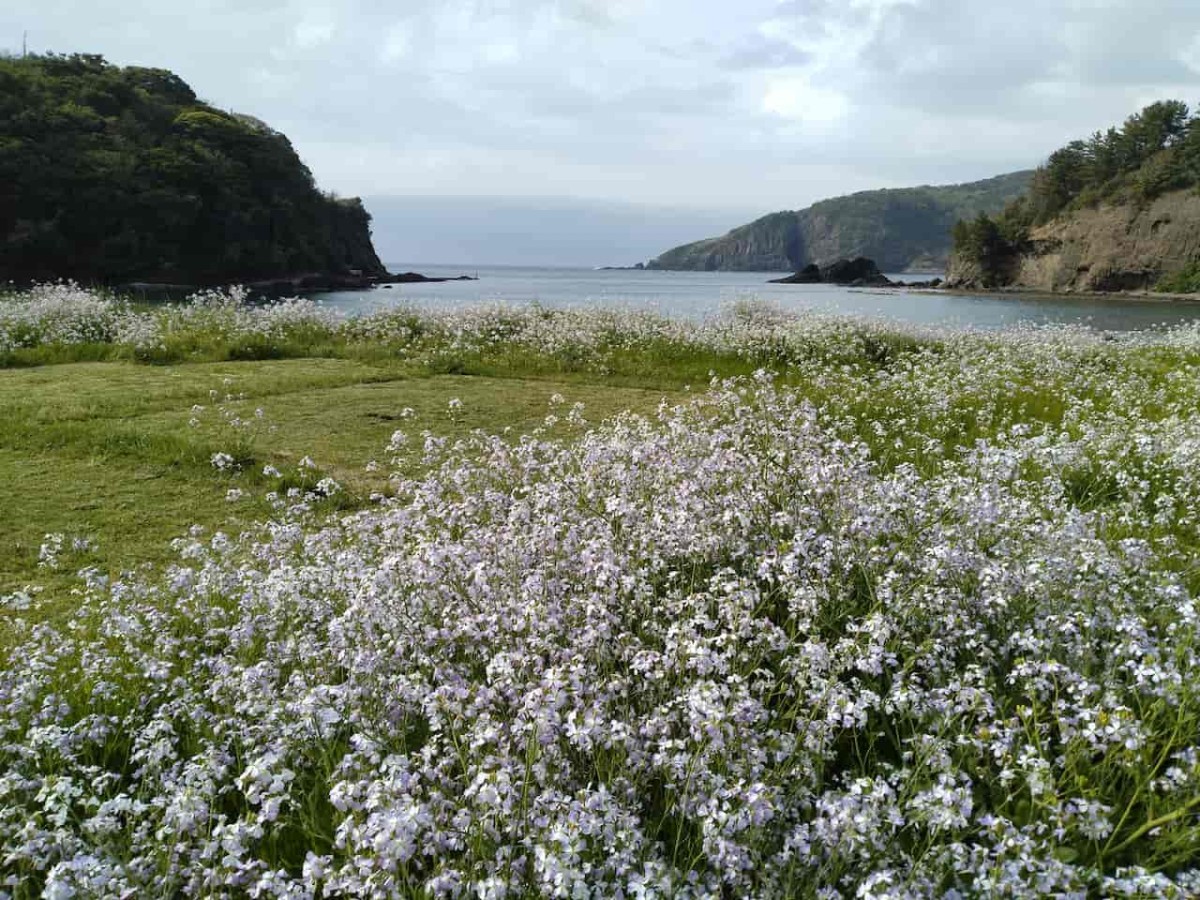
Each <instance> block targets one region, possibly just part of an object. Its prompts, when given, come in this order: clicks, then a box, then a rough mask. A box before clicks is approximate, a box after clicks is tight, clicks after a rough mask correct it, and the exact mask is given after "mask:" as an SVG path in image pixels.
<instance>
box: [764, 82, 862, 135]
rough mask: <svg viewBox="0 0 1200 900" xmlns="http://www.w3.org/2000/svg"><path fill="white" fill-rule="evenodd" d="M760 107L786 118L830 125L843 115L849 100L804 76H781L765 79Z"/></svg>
mask: <svg viewBox="0 0 1200 900" xmlns="http://www.w3.org/2000/svg"><path fill="white" fill-rule="evenodd" d="M762 107H763V109H764V110H766V111H767V112H769V113H773V114H774V115H777V116H780V117H782V118H785V119H791V120H794V121H798V122H802V123H806V124H817V125H830V124H833V123H835V122H838V121H839V120H841V119H843V118H844V117H845V116H846V114H847V113H848V112H849V110H850V102H849V101H848V100H847V99H846V97H845V96H843V95H842V94H839V93H838V92H837V91H831V90H827V89H825V88H819V87H815V86H813V85H812V84H810V83H809V81H808V79H807V78H804V77H803V76H801V77H782V78H770V79H768V81H767V88H766V93H765V94H764V95H763V100H762Z"/></svg>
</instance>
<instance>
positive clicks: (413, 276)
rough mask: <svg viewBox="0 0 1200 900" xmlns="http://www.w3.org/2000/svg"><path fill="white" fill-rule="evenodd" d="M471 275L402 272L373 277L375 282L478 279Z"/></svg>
mask: <svg viewBox="0 0 1200 900" xmlns="http://www.w3.org/2000/svg"><path fill="white" fill-rule="evenodd" d="M478 280H479V279H478V278H476V277H474V276H472V275H458V276H456V277H454V278H430V277H429V276H428V275H422V274H421V273H420V272H402V273H400V274H399V275H384V276H382V277H380V278H377V279H375V284H429V283H433V282H440V281H478Z"/></svg>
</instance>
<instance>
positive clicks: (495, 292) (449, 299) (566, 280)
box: [316, 263, 1200, 331]
mask: <svg viewBox="0 0 1200 900" xmlns="http://www.w3.org/2000/svg"><path fill="white" fill-rule="evenodd" d="M388 268H389V270H390V271H393V272H408V271H416V272H421V273H423V274H425V275H429V276H455V275H478V276H479V280H478V281H458V282H455V281H451V282H444V283H441V284H403V285H400V284H398V285H394V286H392V287H391V288H390V289H384V288H377V289H375V290H372V291H338V292H331V293H325V294H318V295H316V296H317V297H318V298H320V299H321V300H322V301H323V302H325V303H327V304H329V305H331V306H335V307H338V308H340V309H344V310H346V311H348V312H368V311H372V310H376V309H381V308H386V307H389V306H396V305H413V306H419V307H432V308H453V307H462V306H476V305H479V304H481V303H489V302H494V301H501V302H505V303H510V304H525V303H532V302H537V303H539V304H541V305H543V306H550V307H579V306H591V307H597V306H599V307H631V308H636V309H649V310H654V311H656V312H658V313H660V314H662V315H666V316H671V317H677V318H687V319H701V318H704V317H705V316H708V315H712V314H713V313H716V312H717V311H718V310H720V308H721V307H722V306H723V305H725V304H728V303H731V302H733V301H735V300H738V299H742V298H748V297H756V298H759V299H762V300H768V301H770V302H772V303H776V304H778V305H779V306H781V307H783V308H785V309H792V310H817V311H820V312H828V313H842V314H855V315H868V316H881V317H886V318H891V319H897V320H901V321H906V322H920V323H940V324H959V325H972V326H976V327H982V328H997V327H1002V326H1005V325H1012V324H1015V323H1018V322H1032V323H1041V324H1046V323H1082V324H1086V325H1090V326H1092V327H1094V328H1097V329H1102V330H1108V331H1135V330H1140V329H1144V328H1151V327H1154V326H1157V325H1170V324H1176V323H1179V322H1182V321H1187V320H1192V319H1200V303H1198V302H1194V301H1168V300H1139V299H1133V298H1124V297H1116V298H1107V297H1106V298H1097V297H1086V298H1083V297H1080V298H1075V297H1067V296H1060V297H1048V298H1041V297H1030V296H987V297H980V296H971V295H969V294H952V293H944V294H943V293H918V292H912V293H909V292H905V291H888V290H882V291H881V290H875V289H859V288H843V287H835V286H830V285H786V284H768V283H767V282H768V281H769V280H770V279H771V278H778V277H779V273H777V272H644V271H630V270H618V271H614V270H610V271H594V270H591V269H565V268H564V269H556V268H523V267H516V266H513V267H507V266H505V267H490V268H480V269H478V270H476V269H474V268H472V267H462V266H436V265H423V264H420V263H390V264H389V265H388ZM889 277H890V278H892V279H893V280H908V281H914V280H926V279H928V278H930V277H932V276H928V275H922V276H914V275H891V276H889Z"/></svg>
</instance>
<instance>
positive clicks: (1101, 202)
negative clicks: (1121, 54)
mask: <svg viewBox="0 0 1200 900" xmlns="http://www.w3.org/2000/svg"><path fill="white" fill-rule="evenodd" d="M1198 188H1200V116H1194V115H1191V114H1190V113H1189V111H1188V107H1187V105H1186V104H1184V103H1182V102H1180V101H1178V100H1166V101H1161V102H1158V103H1154V104H1151V105H1150V106H1147V107H1146V108H1144V109H1143V110H1142V111H1141V112H1139V113H1137V114H1136V115H1133V116H1130V117H1129V118H1128V119H1127V120H1126V121H1125V123H1124V124H1123V125H1122V126H1121V127H1120V128H1109V129H1108V130H1107V131H1105V132H1097V133H1096V134H1094V135H1093V136H1092V137H1091V138H1089V139H1088V140H1077V141H1073V142H1072V143H1070V144H1068V145H1067V146H1066V147H1063V148H1062V149H1060V150H1058V151H1056V152H1054V153H1053V154H1051V156H1050V158H1049V160H1048V161H1047V162H1046V164H1045V165H1044V166H1042V167H1041V168H1039V169H1038V170H1037V173H1036V174H1035V175H1034V178H1033V180H1032V183H1031V186H1030V189H1029V192H1028V194H1027V195H1026V196H1024V197H1022V198H1020V199H1018V200H1016V201H1014V202H1012V203H1010V204H1009V205H1008V206H1007V207H1006V208H1005V209H1004V210H1003V212H1001V213H1000V214H999V215H997V216H995V217H993V216H990V215H986V214H980V215H978V216H976V217H975V218H974V219H970V220H967V221H962V222H960V223H959V224H958V225H957V226H956V227H955V229H954V254H953V257H952V259H951V262H950V266H949V270H948V272H947V277H946V284H947V286H948V287H953V288H975V289H1020V290H1033V291H1055V292H1057V291H1137V290H1154V291H1161V292H1177V293H1196V292H1200V193H1198V192H1197V189H1198Z"/></svg>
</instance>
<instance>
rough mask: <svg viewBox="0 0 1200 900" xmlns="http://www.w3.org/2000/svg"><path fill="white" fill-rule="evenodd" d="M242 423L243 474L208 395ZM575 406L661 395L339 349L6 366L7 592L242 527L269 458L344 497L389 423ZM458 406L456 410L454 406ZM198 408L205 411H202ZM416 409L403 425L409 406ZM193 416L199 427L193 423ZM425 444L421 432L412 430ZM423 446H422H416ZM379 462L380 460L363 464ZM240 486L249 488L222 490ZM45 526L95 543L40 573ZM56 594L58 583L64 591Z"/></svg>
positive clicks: (412, 424) (450, 429)
mask: <svg viewBox="0 0 1200 900" xmlns="http://www.w3.org/2000/svg"><path fill="white" fill-rule="evenodd" d="M213 390H216V391H218V392H219V393H220V394H221V397H222V398H223V397H224V396H225V395H226V394H234V395H240V394H244V395H245V399H244V400H238V401H234V402H231V403H225V404H224V405H225V406H226V407H227V408H229V409H233V410H235V411H237V412H238V413H239V414H241V415H243V416H244V417H246V418H253V417H254V410H255V409H259V408H260V409H262V411H263V417H262V420H261V424H260V425H259V426H258V427H257V428H256V429H255V435H254V438H253V440H252V441H251V442H250V443H249V446H248V451H249V452H250V453H251V454H252V457H253V460H252V461H250V460H247V463H246V465H245V467H244V470H243V471H242V472H241V473H240V474H232V475H231V474H226V473H222V472H219V471H218V470H216V469H215V468H214V467H213V466H212V464H211V461H210V460H211V457H212V454H213V453H216V452H218V451H222V450H228V449H230V446H229V445H230V443H231V439H230V435H229V432H228V430H225V431H223V430H222V427H221V426H220V425H219V420H220V416H219V414H217V413H216V410H215V404H214V403H213V401H212V400H211V399H210V393H209V392H210V391H213ZM555 393H558V394H561V395H562V396H563V397H564V398H565V399H566V401H567V404H568V405H569V404H571V403H574V402H577V401H579V402H582V403H584V404H585V406H586V413H585V414H586V415H587V417H588V419H589V420H591V421H599V420H601V419H603V418H606V417H608V416H611V415H613V414H615V413H617V412H620V411H622V410H627V409H633V410H650V409H653V408H654V407H655V406H656V405H657V404H658V403H659V401H660V400H661V399H662V398H663V397H664V396H671V397H674V396H678V395H677V394H675V393H671V392H668V393H666V394H664V391H662V390H651V389H644V388H638V387H628V386H614V385H612V384H606V383H604V382H603V381H602V380H600V379H599V378H597V379H596V380H593V381H585V380H579V379H578V378H575V379H573V380H570V381H560V380H555V379H527V378H516V377H512V378H500V377H481V376H468V375H430V374H426V373H413V372H412V370H411V369H405V368H404V367H403V366H402V365H400V364H398V363H387V362H383V363H379V364H368V363H363V362H359V361H354V360H340V359H295V360H279V361H265V362H220V363H190V364H184V365H176V366H163V367H158V366H145V365H137V364H133V363H123V362H101V363H76V364H69V365H52V366H43V367H37V368H30V369H20V370H7V371H0V423H3V427H2V428H0V485H2V488H0V594H2V593H7V592H10V591H13V590H17V589H22V588H25V587H27V586H35V585H38V584H46V585H52V584H56V583H57V584H63V585H65V583H66V582H67V581H69V580H70V576H71V575H73V573H74V572H75V571H76V570H77V569H78V568H80V567H82V566H85V565H92V566H96V567H98V568H99V569H100V570H101V571H103V572H107V573H110V574H114V573H117V572H119V571H122V570H124V569H127V568H129V567H132V566H136V565H139V564H143V563H149V564H161V563H162V562H164V561H165V560H168V559H170V558H171V556H172V552H173V551H172V550H171V548H170V542H171V540H172V539H173V538H175V537H178V536H180V535H182V534H184V533H185V532H186V531H187V529H188V527H189V526H190V525H193V524H197V525H201V526H204V527H205V528H206V529H224V530H227V531H237V530H238V529H239V528H241V527H243V526H245V525H248V524H251V523H253V522H256V521H261V520H263V519H265V518H266V517H268V516H269V515H270V511H271V510H270V506H269V505H268V503H267V502H266V500H265V499H264V497H265V494H266V493H267V492H268V491H270V490H271V487H272V483H271V481H270V480H268V479H264V478H263V477H262V476H261V474H260V472H261V468H262V466H263V465H264V464H266V463H270V464H272V465H274V466H276V467H278V468H279V469H281V470H283V471H285V472H288V471H295V469H296V466H297V464H298V462H299V460H300V459H301V458H303V457H304V456H309V457H311V458H312V459H313V460H314V461H315V462H316V463H317V465H318V466H319V468H320V470H321V472H322V473H324V474H326V475H330V476H332V477H333V478H335V479H336V480H337V481H339V482H340V483H341V484H343V485H344V486H345V487H346V489H347V496H346V498H344V499H343V501H342V502H343V503H344V504H349V505H353V504H356V503H359V502H366V501H365V500H364V499H363V498H365V497H366V496H367V495H368V494H369V493H370V492H371V491H372V490H380V489H382V488H384V487H385V486H386V481H385V478H384V476H385V473H386V471H387V469H388V463H389V457H390V454H389V453H388V451H387V449H386V448H387V443H388V440H389V438H390V437H391V435H392V433H393V431H395V430H396V429H397V428H399V427H403V428H405V430H407V431H409V432H410V433H411V434H412V435H413V436H414V437H416V436H417V435H418V434H419V432H421V431H422V430H425V429H428V430H430V431H432V432H434V433H436V434H440V435H450V436H452V435H455V434H463V433H466V432H468V431H470V430H471V429H475V428H481V429H484V430H487V431H490V432H503V430H504V429H505V428H506V427H511V429H512V433H513V434H520V433H523V432H528V431H529V430H531V429H533V428H535V427H537V425H538V424H539V423H540V422H541V421H542V420H543V419H544V417H545V416H546V415H547V414H548V412H549V407H548V403H549V399H550V397H551V395H553V394H555ZM452 398H458V399H460V400H461V401H462V407H461V409H460V410H459V411H458V412H457V413H456V414H455V415H454V416H453V417H451V415H450V413H449V409H448V404H449V401H450V400H451V399H452ZM196 404H200V405H203V406H205V407H206V410H205V412H203V413H201V414H199V415H198V416H197V414H195V413H193V410H192V407H193V406H194V405H196ZM405 407H409V408H411V409H412V410H413V411H414V413H415V415H414V416H413V417H412V418H411V419H409V420H402V419H401V417H400V413H401V411H402V410H403V409H404V408H405ZM193 417H198V418H199V419H200V424H199V425H198V426H192V425H189V419H192V418H193ZM417 443H419V441H417ZM414 455H415V454H414ZM370 460H378V462H379V463H380V471H379V472H378V473H376V474H370V473H368V472H367V471H366V470H365V466H366V464H367V463H368V462H369V461H370ZM231 488H241V489H243V490H244V491H246V496H245V497H244V498H243V499H241V500H238V501H236V502H229V501H227V500H226V493H227V492H228V491H229V490H230V489H231ZM50 533H61V534H65V535H67V536H68V538H73V537H81V538H87V539H88V540H90V541H91V542H92V543H93V545H94V546H93V547H92V548H91V549H87V550H84V551H81V552H73V553H67V554H64V556H63V561H62V564H61V566H60V568H59V569H58V570H57V571H55V570H48V569H45V568H39V566H38V551H39V548H40V546H41V544H42V542H43V540H44V538H45V535H47V534H50ZM55 593H56V594H57V595H59V596H61V595H62V594H63V593H65V592H61V591H56V592H55Z"/></svg>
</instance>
